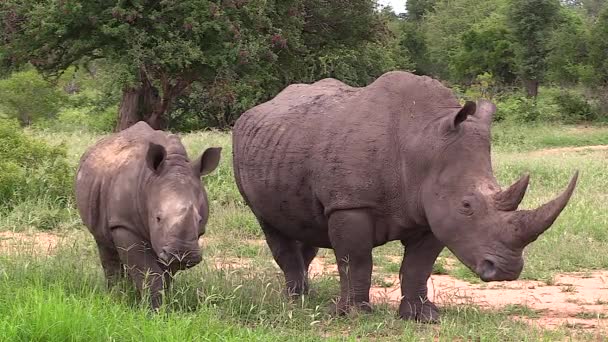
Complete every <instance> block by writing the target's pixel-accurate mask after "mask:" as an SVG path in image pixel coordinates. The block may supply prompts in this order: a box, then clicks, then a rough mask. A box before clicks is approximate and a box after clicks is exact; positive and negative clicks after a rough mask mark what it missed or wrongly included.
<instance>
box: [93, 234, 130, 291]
mask: <svg viewBox="0 0 608 342" xmlns="http://www.w3.org/2000/svg"><path fill="white" fill-rule="evenodd" d="M97 249H98V250H99V259H101V266H102V267H103V272H104V274H105V276H106V281H107V285H108V288H110V287H112V286H114V285H115V284H116V282H117V281H118V280H119V279H121V278H122V277H123V276H124V269H123V267H122V263H121V262H120V256H119V255H118V251H117V250H116V248H115V247H114V246H108V245H106V244H104V243H100V242H97Z"/></svg>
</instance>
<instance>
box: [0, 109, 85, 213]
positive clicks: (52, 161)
mask: <svg viewBox="0 0 608 342" xmlns="http://www.w3.org/2000/svg"><path fill="white" fill-rule="evenodd" d="M73 173H74V170H73V169H72V168H71V167H70V166H69V164H68V162H67V161H66V149H65V147H64V146H61V145H60V146H49V145H47V144H46V143H44V142H42V141H39V140H36V139H33V138H31V137H29V136H27V135H26V134H25V133H24V132H23V130H22V129H21V128H20V127H19V124H18V123H17V121H15V120H1V119H0V199H1V202H0V209H9V210H10V209H11V208H12V207H14V206H15V205H17V204H18V203H20V202H22V201H25V200H27V199H41V198H48V199H50V200H53V201H57V202H59V203H60V204H61V205H62V206H65V205H66V204H67V203H68V201H69V200H70V199H71V198H72V189H73V185H72V182H73Z"/></svg>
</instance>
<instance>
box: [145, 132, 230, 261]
mask: <svg viewBox="0 0 608 342" xmlns="http://www.w3.org/2000/svg"><path fill="white" fill-rule="evenodd" d="M220 156H221V148H217V147H216V148H208V149H207V150H205V152H203V154H202V155H201V156H200V157H199V158H198V159H197V160H196V161H194V162H190V161H189V160H188V158H186V157H185V155H183V154H179V153H172V154H170V155H167V151H166V149H165V148H164V147H163V146H161V145H157V144H154V143H150V144H149V147H148V152H147V156H146V164H147V167H148V168H149V169H150V170H151V171H152V172H150V178H149V179H148V182H147V184H146V189H145V190H144V193H145V198H146V199H145V206H146V212H147V213H148V215H147V216H148V217H147V223H148V227H149V233H150V242H151V245H152V249H153V250H154V252H155V253H156V255H157V256H158V258H159V262H161V263H162V264H165V265H166V266H167V267H168V268H169V269H172V270H179V269H185V268H189V267H192V266H194V265H196V264H198V263H199V262H200V261H201V260H202V257H201V251H200V247H199V245H198V239H199V237H200V236H202V235H203V234H204V233H205V225H206V223H207V218H208V215H209V206H208V203H207V194H206V192H205V189H204V188H203V186H202V185H201V179H200V178H201V177H202V176H204V175H207V174H209V173H210V172H212V171H213V170H214V169H215V168H216V167H217V166H218V164H219V161H220Z"/></svg>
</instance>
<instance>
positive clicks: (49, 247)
mask: <svg viewBox="0 0 608 342" xmlns="http://www.w3.org/2000/svg"><path fill="white" fill-rule="evenodd" d="M61 240H63V238H62V237H60V236H58V235H56V234H51V233H43V232H36V233H32V234H28V233H15V232H10V231H5V232H0V255H1V254H19V253H28V254H31V253H35V254H52V253H53V252H54V251H55V249H56V248H57V246H58V245H59V243H60V241H61Z"/></svg>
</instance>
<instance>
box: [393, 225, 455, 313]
mask: <svg viewBox="0 0 608 342" xmlns="http://www.w3.org/2000/svg"><path fill="white" fill-rule="evenodd" d="M401 242H402V243H403V245H404V246H405V256H404V258H403V262H402V263H401V270H400V271H399V276H400V278H401V295H402V297H403V298H402V299H401V304H400V305H399V316H400V317H401V318H403V319H408V320H416V321H419V322H424V323H433V322H437V321H438V320H439V310H437V307H436V306H435V304H433V303H432V302H431V301H430V300H429V299H428V296H427V294H428V289H427V281H428V279H429V277H430V276H431V272H432V271H433V264H434V263H435V260H436V259H437V256H439V253H441V250H442V249H443V247H444V245H443V244H442V243H441V242H440V241H439V240H437V238H436V237H435V236H434V235H433V233H431V232H428V233H424V234H423V235H421V236H417V237H415V238H412V239H409V240H407V241H406V240H404V241H401Z"/></svg>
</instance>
